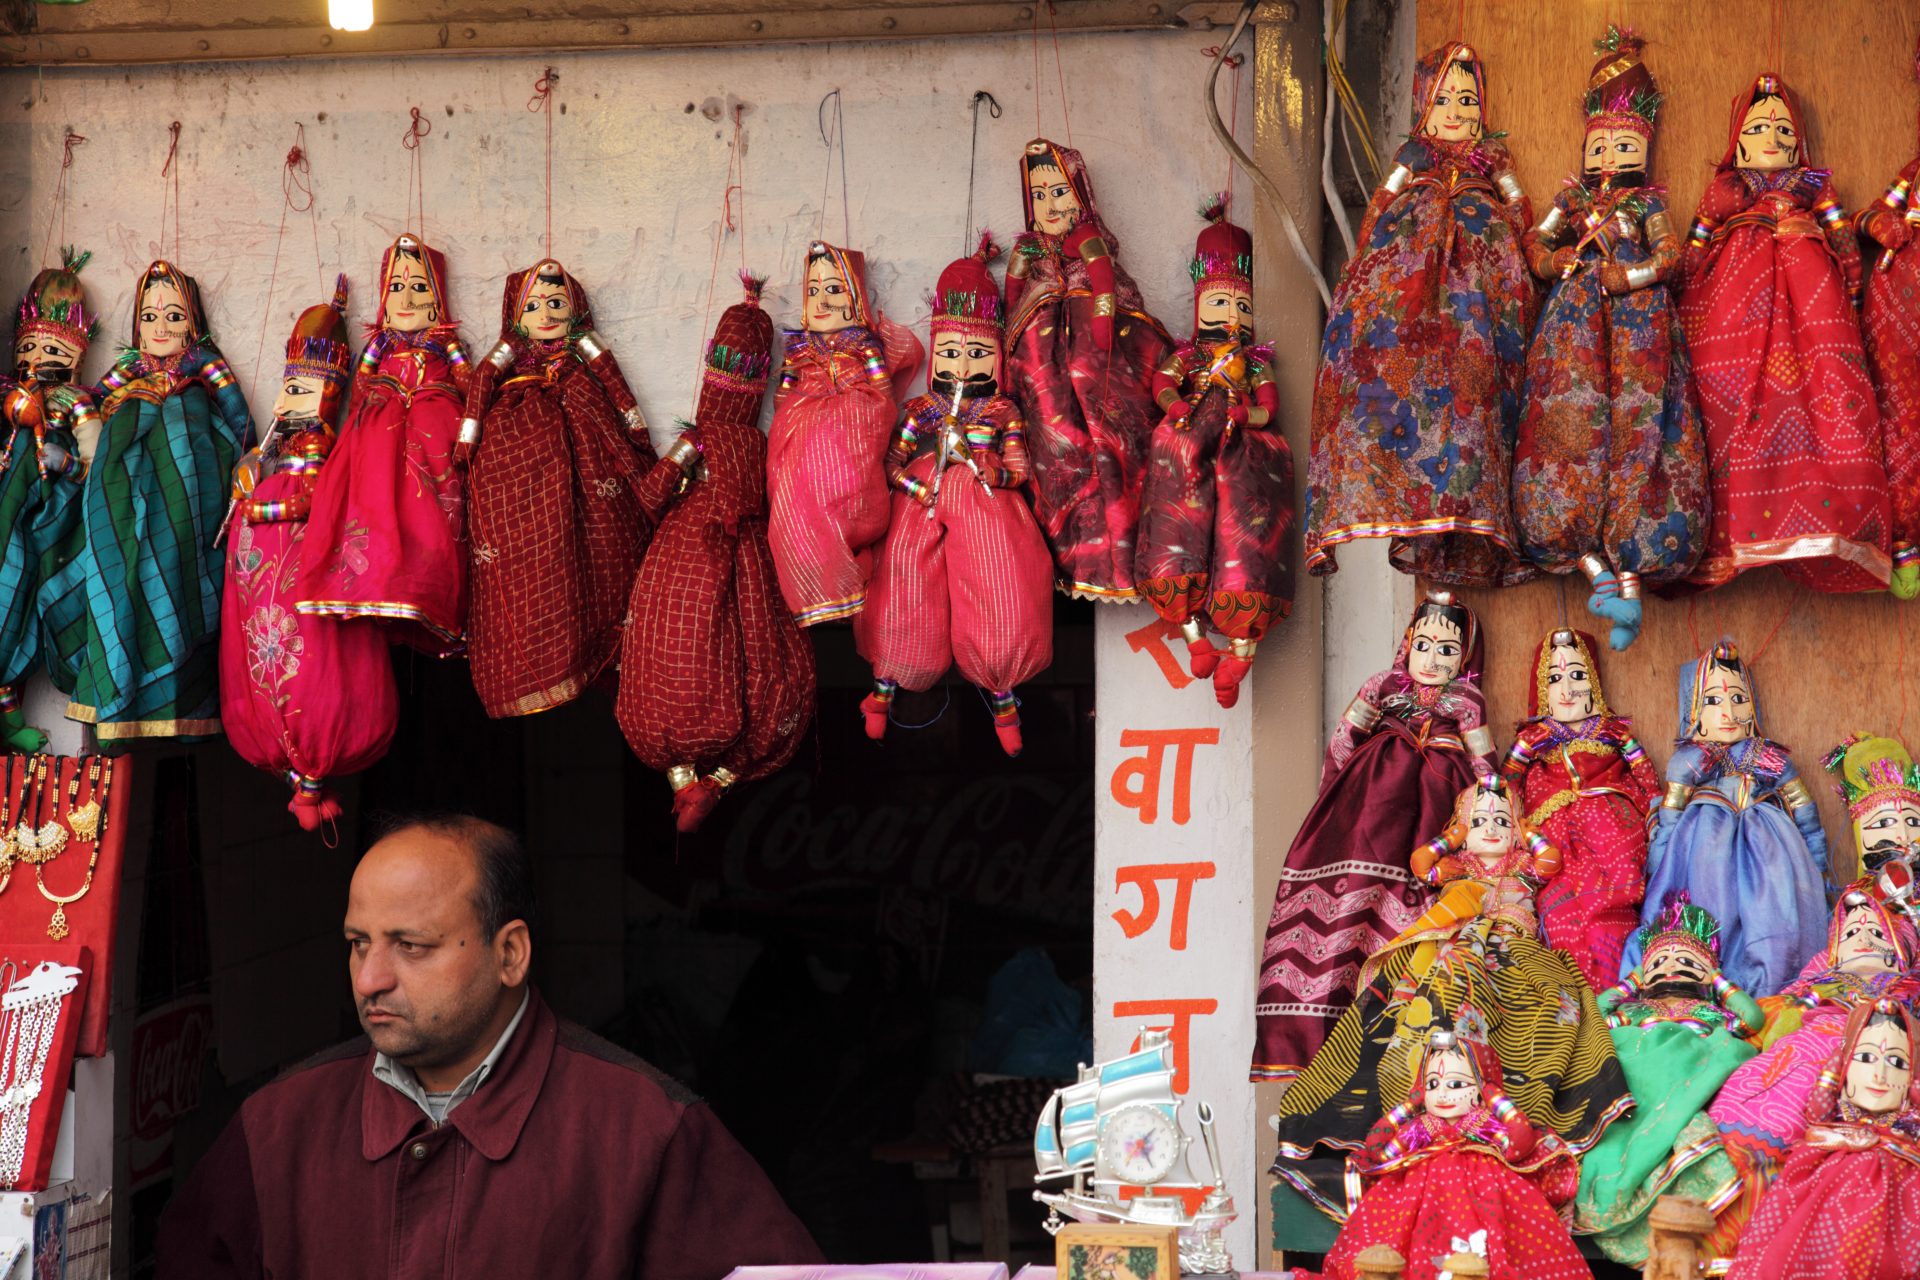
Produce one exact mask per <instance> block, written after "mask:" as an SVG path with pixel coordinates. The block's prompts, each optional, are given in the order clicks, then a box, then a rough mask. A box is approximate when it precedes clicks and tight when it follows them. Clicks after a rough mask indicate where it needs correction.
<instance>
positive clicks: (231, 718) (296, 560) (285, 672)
mask: <svg viewBox="0 0 1920 1280" xmlns="http://www.w3.org/2000/svg"><path fill="white" fill-rule="evenodd" d="M352 366H353V349H352V347H350V346H349V345H348V343H347V278H346V277H345V276H344V275H343V276H340V277H339V279H338V281H337V282H336V283H335V285H334V290H333V299H332V301H330V302H326V303H322V304H320V305H319V306H313V307H308V308H307V309H306V310H305V311H303V312H301V313H300V317H299V319H297V320H296V321H295V322H294V326H293V334H292V336H291V337H289V338H288V339H287V359H286V367H285V370H284V372H283V374H282V376H281V381H280V386H281V389H280V394H279V396H278V397H277V398H276V399H275V400H274V405H273V423H272V425H271V426H270V427H268V429H267V432H266V436H265V438H264V439H263V440H262V441H261V443H260V447H259V448H257V449H254V450H252V451H250V452H249V453H248V454H247V456H246V457H245V458H243V459H242V460H241V463H240V465H239V466H238V467H237V468H235V471H234V488H233V507H232V510H231V513H230V514H229V516H228V521H227V587H226V600H225V605H224V611H223V612H224V616H223V618H222V620H221V630H220V710H221V718H222V719H223V720H224V721H225V723H226V730H227V739H228V741H230V742H231V743H233V749H234V750H235V751H237V752H239V753H240V756H241V758H242V759H244V760H246V761H247V763H249V764H251V765H253V766H254V767H255V768H258V769H265V770H266V771H267V772H269V773H273V774H277V775H279V776H280V777H282V778H284V779H286V781H287V783H288V784H289V785H290V786H291V787H292V788H293V797H292V799H291V800H290V801H289V802H288V804H287V810H288V812H290V813H291V814H293V816H294V818H295V819H296V820H297V821H298V822H299V823H300V826H301V827H302V829H304V830H307V831H315V830H318V829H319V828H320V827H321V826H322V825H323V824H324V823H326V822H328V821H331V820H333V819H335V818H338V817H339V816H340V812H341V808H340V801H339V798H338V797H337V796H336V795H335V794H334V792H333V789H332V788H331V787H330V786H329V785H328V779H329V778H334V777H338V776H340V775H342V774H349V773H358V772H360V771H361V770H362V769H365V768H368V767H369V766H371V765H373V764H375V763H376V762H378V761H379V760H380V759H381V758H382V757H383V756H385V755H386V754H387V747H388V745H389V744H390V743H391V742H392V741H393V734H394V729H395V728H396V727H397V725H398V722H399V717H400V697H399V690H398V689H397V688H396V686H395V684H394V677H393V659H392V657H391V655H390V654H389V653H388V647H387V638H386V636H385V635H383V634H382V633H381V632H380V630H379V629H378V628H375V627H369V626H365V625H361V624H356V623H352V622H349V621H346V620H343V619H340V618H335V617H330V616H328V615H326V614H311V615H309V614H302V613H300V612H299V611H298V610H297V609H296V608H295V604H296V599H295V589H296V584H297V583H298V581H299V578H300V569H301V562H302V560H303V559H304V557H305V555H306V554H307V551H308V549H309V547H310V546H311V544H310V543H309V542H308V541H307V527H308V518H309V516H310V514H311V512H312V508H313V495H314V490H315V489H316V488H317V487H318V486H319V483H320V479H321V477H322V476H323V475H324V474H325V472H326V469H327V467H328V466H329V465H331V460H330V455H331V454H332V453H333V449H334V428H335V426H336V425H337V424H338V422H339V420H340V410H341V408H342V406H344V405H345V403H346V399H347V382H348V378H349V375H350V372H351V369H352Z"/></svg>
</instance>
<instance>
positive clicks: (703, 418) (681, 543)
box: [614, 275, 814, 832]
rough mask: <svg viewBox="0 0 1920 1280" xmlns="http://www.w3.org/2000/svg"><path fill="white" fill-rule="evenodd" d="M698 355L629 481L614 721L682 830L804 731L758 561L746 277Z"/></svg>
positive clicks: (759, 520)
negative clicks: (630, 553)
mask: <svg viewBox="0 0 1920 1280" xmlns="http://www.w3.org/2000/svg"><path fill="white" fill-rule="evenodd" d="M742 280H743V281H744V282H745V284H746V300H745V301H744V302H740V303H736V304H735V305H733V306H731V307H729V308H727V310H726V313H725V314H723V315H722V316H721V317H720V325H719V328H718V329H717V330H716V331H715V333H714V335H713V340H712V341H711V342H710V343H708V344H707V358H706V365H705V368H704V369H703V370H702V373H701V380H700V403H699V407H698V408H697V410H696V411H695V413H694V419H693V425H692V426H690V427H688V428H687V429H686V431H685V432H683V433H682V434H681V436H680V438H679V440H677V441H675V442H674V446H673V448H671V449H669V450H668V451H667V456H666V457H664V458H662V459H660V461H658V462H656V463H654V464H653V467H652V468H651V469H650V470H649V471H648V472H647V474H646V475H645V476H644V477H643V478H642V480H641V484H640V491H639V493H640V505H641V508H642V509H643V510H644V511H645V512H646V514H647V518H648V519H649V520H651V521H653V523H654V535H653V540H652V541H651V542H650V543H648V544H647V552H646V555H645V557H644V558H643V559H642V560H641V562H640V572H639V574H638V575H637V576H636V577H635V578H634V580H633V591H632V594H631V596H630V597H629V606H628V607H629V621H628V623H627V626H626V630H625V633H624V634H623V635H622V637H621V642H620V654H621V659H620V696H619V701H618V702H617V704H616V705H615V708H614V718H615V719H616V720H618V721H619V723H620V731H621V733H623V734H625V735H626V739H627V745H628V746H630V747H632V748H633V753H634V754H635V755H636V756H639V757H640V760H641V762H642V763H643V764H645V765H646V766H647V767H648V768H650V769H659V770H663V771H665V773H666V775H667V780H668V781H669V782H670V783H672V785H673V812H674V821H675V825H676V826H677V827H678V828H679V830H681V831H683V832H684V831H692V830H693V829H695V828H696V827H698V826H699V825H700V823H701V822H702V821H704V820H705V818H706V816H707V815H708V814H709V813H711V812H712V811H713V807H714V805H715V804H717V803H718V802H719V799H720V796H721V794H722V793H723V792H725V791H726V789H727V788H728V787H730V786H732V785H733V784H734V783H735V782H738V781H742V780H746V781H752V780H753V779H755V778H761V777H765V776H766V775H767V774H769V773H772V772H773V771H774V770H776V769H778V768H780V767H781V766H782V765H784V764H786V762H787V761H789V760H791V759H792V758H793V753H794V751H795V750H797V749H798V747H799V745H800V739H801V738H802V737H804V736H805V734H806V731H807V726H808V725H809V724H811V723H812V721H813V704H814V674H813V646H812V645H810V644H808V643H807V638H806V637H805V636H804V635H802V634H801V633H800V629H799V627H798V626H797V625H796V624H795V622H794V618H793V613H792V611H790V610H789V609H787V608H786V606H785V605H784V604H783V603H782V601H781V599H780V588H779V584H778V583H777V582H776V581H775V578H774V568H773V557H772V555H771V553H769V551H768V550H767V488H766V485H767V454H766V449H767V438H766V436H765V435H763V434H761V431H760V427H759V420H760V402H761V401H762V400H763V399H764V398H765V396H766V390H767V367H768V365H769V364H770V363H771V355H772V348H773V322H772V321H771V320H769V319H768V318H767V313H766V312H764V311H762V310H761V309H760V287H761V284H762V283H763V282H762V281H761V280H760V279H759V278H758V277H754V276H744V275H743V276H742Z"/></svg>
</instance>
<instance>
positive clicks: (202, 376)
mask: <svg viewBox="0 0 1920 1280" xmlns="http://www.w3.org/2000/svg"><path fill="white" fill-rule="evenodd" d="M94 394H95V396H96V397H97V399H98V402H99V405H100V413H101V416H102V418H103V419H104V420H105V422H104V425H103V427H102V429H101V432H100V440H99V444H98V447H97V448H96V450H95V453H94V458H93V463H92V466H91V467H90V468H89V470H88V473H87V481H86V486H85V489H84V492H83V497H82V504H83V524H82V528H81V533H80V535H79V539H80V542H81V544H82V545H81V547H80V549H79V550H78V552H77V554H78V556H79V557H81V558H82V562H83V570H82V572H81V574H79V575H76V577H77V578H78V579H81V580H82V581H76V582H74V583H72V584H71V585H73V586H76V587H78V586H82V585H83V586H84V600H85V603H84V606H81V605H79V603H78V602H77V601H76V602H72V603H71V605H70V606H69V604H67V603H63V602H56V603H55V604H54V605H53V606H51V611H50V613H49V614H48V617H49V619H50V621H53V622H54V623H55V624H56V625H57V627H58V630H57V632H56V634H55V635H54V637H53V645H54V648H55V650H56V652H57V654H58V656H57V658H56V659H55V660H54V662H53V663H51V664H50V665H51V666H52V668H53V670H54V671H55V672H56V674H58V673H59V672H61V671H63V670H64V671H68V672H71V673H72V677H71V678H72V680H73V690H72V695H71V701H70V702H69V705H68V707H67V714H68V715H69V716H71V717H72V718H73V719H76V720H81V721H85V722H87V723H89V724H92V725H93V726H94V734H95V736H96V737H97V738H98V740H99V742H100V744H101V746H102V747H103V748H106V749H112V748H113V747H115V746H116V745H117V744H124V743H126V742H127V741H129V740H132V739H136V738H155V737H182V738H203V737H207V736H209V735H212V734H216V733H218V732H220V690H219V658H220V654H219V644H218V639H217V635H216V633H217V632H218V630H219V627H220V598H221V593H222V586H223V583H224V581H225V578H226V557H225V556H224V555H223V554H222V553H221V551H220V549H219V548H218V547H216V546H215V545H214V538H215V535H216V534H217V533H218V532H219V529H220V524H221V521H222V520H223V519H224V517H225V515H226V509H227V490H228V484H229V481H230V478H231V477H232V474H233V466H234V462H235V461H236V459H237V458H238V456H239V453H240V450H241V448H242V447H243V446H244V445H245V443H246V441H247V438H248V434H249V432H250V431H251V429H252V425H253V424H252V418H251V416H250V414H249V412H248V409H247V400H246V396H245V395H244V394H243V393H242V392H241V390H240V385H239V381H238V379H236V378H235V377H234V373H233V370H232V369H231V368H229V367H228V365H227V362H226V360H225V358H224V357H222V356H221V354H220V351H219V348H218V347H216V346H215V345H214V342H213V338H212V336H211V335H209V334H208V332H207V321H206V313H205V311H204V310H203V308H202V306H201V300H200V286H199V285H198V284H197V283H196V282H195V281H194V279H193V277H192V276H189V275H187V274H186V273H185V272H184V271H182V270H180V268H179V267H177V266H176V265H174V264H173V263H171V262H167V261H164V260H163V261H159V262H155V263H154V264H153V265H151V266H149V267H148V268H147V269H146V271H144V272H143V273H141V276H140V279H139V281H138V283H137V284H136V285H135V287H134V317H133V345H132V346H131V347H129V348H128V349H127V350H126V352H125V353H124V354H122V355H121V357H120V358H119V360H117V361H116V362H115V363H114V366H113V368H112V370H110V371H109V372H108V374H107V376H106V377H105V378H103V379H102V380H101V381H100V384H99V386H98V387H97V388H95V392H94Z"/></svg>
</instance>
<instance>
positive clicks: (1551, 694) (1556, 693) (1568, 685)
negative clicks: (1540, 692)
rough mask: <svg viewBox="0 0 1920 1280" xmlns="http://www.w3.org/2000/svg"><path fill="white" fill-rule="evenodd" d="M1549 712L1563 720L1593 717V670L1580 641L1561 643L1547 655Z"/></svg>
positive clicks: (1557, 718) (1566, 722)
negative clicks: (1576, 643)
mask: <svg viewBox="0 0 1920 1280" xmlns="http://www.w3.org/2000/svg"><path fill="white" fill-rule="evenodd" d="M1547 714H1548V715H1550V716H1552V717H1553V718H1554V719H1555V720H1558V721H1560V722H1561V723H1562V724H1579V723H1580V722H1581V721H1583V720H1590V719H1592V718H1593V670H1592V668H1591V667H1589V666H1588V665H1587V659H1586V656H1585V655H1584V654H1582V653H1581V652H1580V648H1579V646H1578V645H1571V644H1557V645H1555V646H1553V652H1552V653H1550V654H1548V655H1547Z"/></svg>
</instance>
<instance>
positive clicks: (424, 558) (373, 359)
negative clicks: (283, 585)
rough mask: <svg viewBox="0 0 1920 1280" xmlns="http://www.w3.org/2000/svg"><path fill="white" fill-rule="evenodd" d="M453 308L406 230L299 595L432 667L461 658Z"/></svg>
mask: <svg viewBox="0 0 1920 1280" xmlns="http://www.w3.org/2000/svg"><path fill="white" fill-rule="evenodd" d="M450 306H451V295H449V293H448V292H447V260H446V257H445V256H444V255H443V254H441V253H440V251H439V250H437V249H433V248H430V247H429V246H428V245H427V244H426V243H425V242H424V241H422V240H421V239H420V237H418V236H416V235H413V234H411V233H409V234H403V235H401V236H400V237H399V238H398V239H396V240H395V241H394V242H393V243H392V244H391V245H389V246H388V247H387V250H386V252H385V253H384V254H383V255H382V256H381V259H380V306H379V309H378V311H377V312H376V313H375V315H374V321H373V324H372V325H371V326H370V328H371V336H370V337H369V340H368V342H367V345H366V348H365V349H364V350H363V351H361V353H360V359H359V362H358V364H357V365H356V366H355V370H354V377H353V387H352V390H351V392H350V394H349V397H348V400H347V422H346V426H345V427H344V428H343V429H342V430H341V432H340V439H339V441H338V443H337V444H335V446H334V450H333V453H332V455H331V456H330V457H329V458H328V460H327V468H326V470H325V471H323V472H322V473H321V475H320V483H319V484H318V485H317V486H315V488H314V492H313V510H312V513H311V514H310V515H309V516H308V518H307V535H306V537H307V542H308V543H309V545H310V546H311V547H312V548H313V550H312V552H311V553H310V554H307V555H303V556H302V557H301V563H300V577H299V582H298V586H297V587H296V592H297V598H298V600H299V602H300V612H301V613H305V614H311V615H314V616H317V617H330V618H341V619H358V620H360V625H362V626H368V627H374V626H377V627H381V628H383V629H384V630H385V631H386V632H387V634H388V636H389V638H391V639H393V640H396V641H399V642H402V643H405V644H408V645H411V646H412V647H414V648H416V649H418V650H420V651H421V652H423V653H426V654H429V655H431V656H435V657H444V656H447V655H449V654H452V653H457V652H459V650H460V648H461V646H462V644H463V643H464V639H465V635H466V623H467V532H466V512H465V506H466V477H465V475H464V474H463V472H462V471H461V469H460V467H459V465H458V464H457V462H456V461H455V459H454V445H455V443H456V440H457V437H458V435H459V432H460V413H461V406H462V402H463V400H464V398H465V395H466V385H467V378H468V376H469V372H470V371H469V366H468V360H467V354H466V350H465V348H464V347H462V346H461V343H460V335H459V331H458V329H457V327H456V326H455V324H454V321H453V315H452V312H451V310H450Z"/></svg>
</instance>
